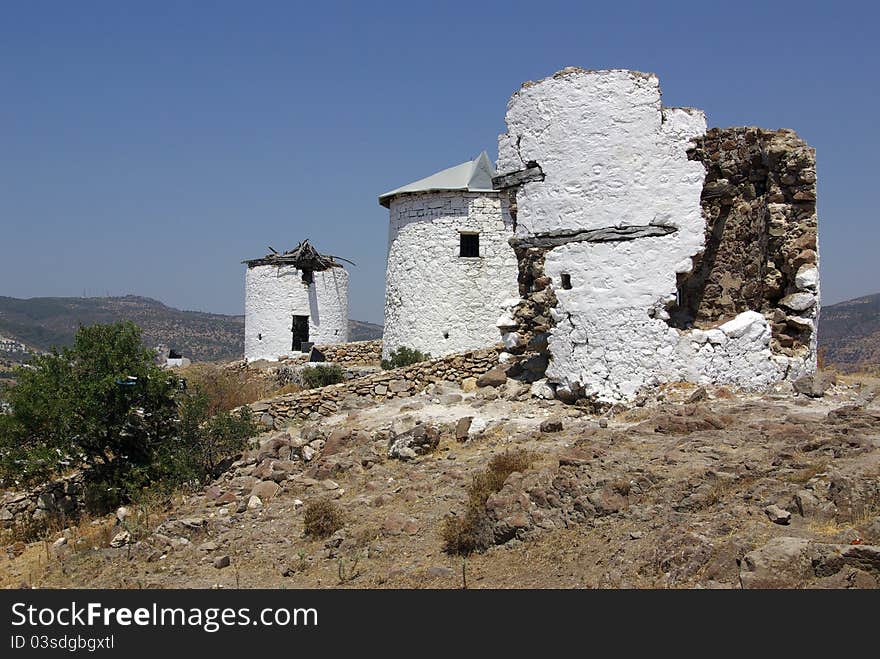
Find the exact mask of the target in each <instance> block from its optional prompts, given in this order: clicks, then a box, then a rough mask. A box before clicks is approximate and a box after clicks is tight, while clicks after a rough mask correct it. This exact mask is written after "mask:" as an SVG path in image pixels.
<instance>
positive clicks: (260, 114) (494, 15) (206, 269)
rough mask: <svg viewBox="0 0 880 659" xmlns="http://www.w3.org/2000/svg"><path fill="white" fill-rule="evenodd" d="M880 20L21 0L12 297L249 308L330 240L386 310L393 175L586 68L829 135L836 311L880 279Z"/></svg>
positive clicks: (11, 195) (9, 41)
mask: <svg viewBox="0 0 880 659" xmlns="http://www.w3.org/2000/svg"><path fill="white" fill-rule="evenodd" d="M878 22H880V9H877V6H876V5H875V4H872V3H847V2H835V3H821V5H819V4H818V3H817V6H813V5H812V4H811V3H807V2H797V3H789V2H772V3H768V2H756V3H749V2H735V3H713V2H708V1H705V0H704V1H703V2H699V3H691V2H665V3H651V4H648V3H644V4H641V3H638V4H636V3H628V2H623V1H618V2H613V3H604V4H599V3H586V2H572V3H555V2H547V1H545V2H539V3H536V2H523V3H517V2H513V1H508V2H501V3H493V2H479V3H477V2H468V3H439V2H431V3H419V2H413V1H410V2H406V3H397V2H383V3H381V4H380V3H375V4H374V3H366V2H360V3H351V4H348V3H333V2H322V3H302V4H299V3H294V2H260V1H255V2H247V3H246V2H163V1H160V0H151V1H150V2H94V1H88V0H83V1H82V2H77V3H69V2H60V1H59V2H41V1H38V0H33V1H23V2H12V1H6V2H3V3H2V4H0V85H2V88H0V91H2V96H0V99H2V100H0V295H10V296H15V297H33V296H68V295H83V293H84V292H85V293H87V294H89V295H104V294H107V293H109V294H112V295H120V294H126V293H135V294H139V295H148V296H151V297H156V298H158V299H160V300H162V301H164V302H166V303H167V304H170V305H173V306H176V307H181V308H186V309H198V310H205V311H216V312H221V313H241V312H242V310H243V304H244V303H243V298H244V293H243V286H244V266H242V265H241V264H240V261H241V260H242V259H244V258H248V257H256V256H261V255H263V254H264V253H266V251H267V249H266V246H267V245H272V246H273V247H275V248H276V249H285V248H290V247H293V246H294V245H295V244H296V242H297V241H299V240H300V239H302V238H305V237H308V238H310V239H312V241H313V242H314V243H315V244H316V245H317V246H318V248H319V249H321V250H322V251H324V252H329V253H332V254H337V255H340V256H343V257H346V258H349V259H351V260H353V261H355V262H356V263H357V267H356V268H352V269H351V272H352V285H351V315H352V317H354V318H358V319H361V320H370V321H381V318H382V298H383V280H384V266H385V263H384V259H385V255H386V241H387V222H388V217H387V211H386V210H385V209H384V208H382V207H380V206H379V205H378V203H377V201H376V197H377V195H378V194H380V193H381V192H384V191H385V190H388V189H391V188H394V187H397V186H399V185H402V184H404V183H407V182H409V181H411V180H414V179H417V178H421V177H423V176H426V175H428V174H431V173H433V172H434V171H436V170H439V169H442V168H445V167H448V166H451V165H454V164H457V163H459V162H462V161H464V160H467V159H469V158H472V157H474V156H475V155H477V154H478V153H479V152H480V151H481V150H483V149H485V150H487V151H488V152H489V155H490V157H492V158H493V159H494V157H495V155H496V139H497V135H498V133H500V132H503V130H504V111H505V108H506V104H507V99H508V98H509V97H510V95H511V94H512V93H513V92H514V91H516V89H518V88H519V85H520V84H521V83H522V82H523V81H525V80H532V79H538V78H542V77H545V76H547V75H549V74H551V73H553V72H554V71H556V70H558V69H561V68H563V67H565V66H581V67H584V68H593V69H597V68H632V69H638V70H642V71H653V72H655V73H657V74H658V75H659V76H660V81H661V85H662V89H663V98H664V103H665V104H667V105H685V106H693V107H699V108H702V109H704V110H705V111H706V113H707V115H708V119H709V125H710V126H730V125H759V126H763V127H766V128H779V127H789V128H794V129H795V130H797V131H798V133H799V134H800V135H801V136H802V137H803V138H804V139H806V140H807V141H808V142H809V143H810V144H811V145H813V146H814V147H815V148H816V150H817V161H818V174H819V218H820V226H821V229H820V232H821V233H820V240H821V248H822V276H823V295H824V301H825V303H831V302H836V301H839V300H842V299H846V298H849V297H854V296H857V295H863V294H868V293H875V292H878V291H880V258H878V247H880V229H878V224H877V221H876V220H877V212H876V206H875V203H873V200H874V193H875V190H874V188H875V187H876V186H877V185H878V184H877V182H876V180H875V179H876V173H877V167H876V154H877V153H878V152H880V139H878V126H877V116H878V107H880V91H878V90H880V85H878V82H877V75H878V74H877V72H878V70H880V57H878V53H880V48H878V46H877V35H876V26H877V24H878Z"/></svg>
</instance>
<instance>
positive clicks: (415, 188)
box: [379, 151, 495, 208]
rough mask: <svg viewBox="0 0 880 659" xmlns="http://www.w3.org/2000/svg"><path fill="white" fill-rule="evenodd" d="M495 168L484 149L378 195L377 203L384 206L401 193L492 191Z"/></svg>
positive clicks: (388, 204)
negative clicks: (471, 158)
mask: <svg viewBox="0 0 880 659" xmlns="http://www.w3.org/2000/svg"><path fill="white" fill-rule="evenodd" d="M493 176H495V168H494V167H493V166H492V161H490V160H489V156H488V155H487V154H486V152H485V151H483V153H481V154H480V155H479V156H477V157H476V158H474V159H473V160H468V161H467V162H463V163H461V164H460V165H456V166H455V167H449V168H448V169H444V170H442V171H439V172H437V173H436V174H431V176H427V177H425V178H422V179H419V180H418V181H413V182H412V183H409V184H407V185H404V186H402V187H400V188H397V189H395V190H391V191H390V192H386V193H385V194H381V195H379V203H380V204H381V205H382V206H385V208H388V207H389V206H390V205H391V199H393V198H394V197H396V196H397V195H401V194H410V193H413V192H434V191H438V192H439V191H444V190H466V191H468V192H494V191H495V190H493V189H492V177H493Z"/></svg>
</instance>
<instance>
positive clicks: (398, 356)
mask: <svg viewBox="0 0 880 659" xmlns="http://www.w3.org/2000/svg"><path fill="white" fill-rule="evenodd" d="M389 357H390V359H383V360H382V368H383V369H385V370H386V371H388V370H391V369H392V368H400V367H401V366H409V365H410V364H418V363H419V362H424V361H427V360H429V359H431V355H429V354H428V353H427V352H422V351H421V350H415V349H413V348H407V347H406V346H401V347H400V348H398V349H397V350H392V351H391V354H390V355H389Z"/></svg>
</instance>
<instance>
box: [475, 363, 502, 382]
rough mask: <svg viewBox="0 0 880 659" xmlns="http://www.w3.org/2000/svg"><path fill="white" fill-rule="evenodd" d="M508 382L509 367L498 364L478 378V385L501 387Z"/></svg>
mask: <svg viewBox="0 0 880 659" xmlns="http://www.w3.org/2000/svg"><path fill="white" fill-rule="evenodd" d="M505 382H507V368H506V367H504V366H496V367H495V368H493V369H492V370H490V371H488V372H486V373H483V375H481V376H480V377H479V378H477V386H478V387H500V386H501V385H503V384H504V383H505Z"/></svg>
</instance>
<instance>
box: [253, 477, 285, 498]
mask: <svg viewBox="0 0 880 659" xmlns="http://www.w3.org/2000/svg"><path fill="white" fill-rule="evenodd" d="M280 490H281V488H280V487H278V483H274V482H272V481H260V482H259V483H257V484H256V485H254V487H253V488H252V489H251V497H259V498H260V499H261V500H262V501H265V500H267V499H271V498H272V497H274V496H275V495H276V494H278V492H279V491H280Z"/></svg>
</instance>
